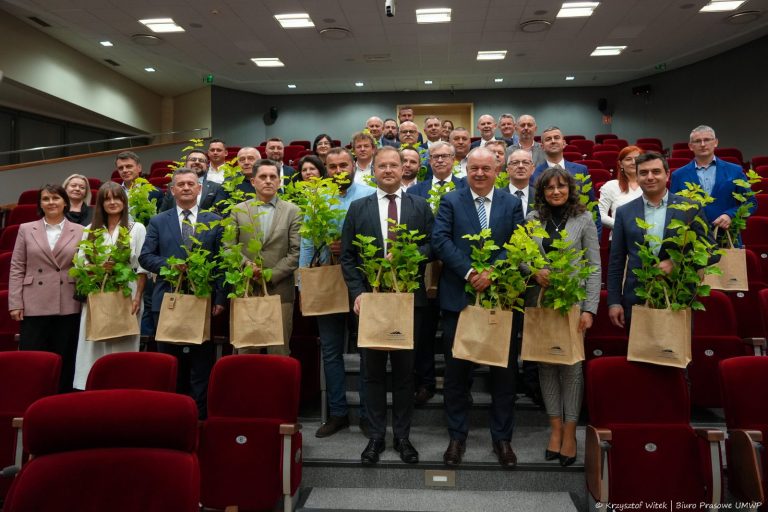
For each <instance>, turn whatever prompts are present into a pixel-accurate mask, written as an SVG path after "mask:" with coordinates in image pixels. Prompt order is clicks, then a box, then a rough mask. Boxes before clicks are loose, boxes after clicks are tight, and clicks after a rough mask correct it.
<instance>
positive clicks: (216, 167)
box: [207, 139, 227, 183]
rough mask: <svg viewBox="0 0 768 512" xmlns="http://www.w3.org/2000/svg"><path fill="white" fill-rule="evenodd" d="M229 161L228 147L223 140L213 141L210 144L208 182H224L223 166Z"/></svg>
mask: <svg viewBox="0 0 768 512" xmlns="http://www.w3.org/2000/svg"><path fill="white" fill-rule="evenodd" d="M226 161H227V146H226V144H225V143H224V141H223V140H221V139H211V140H210V142H208V162H209V165H208V178H207V179H208V180H210V181H213V182H214V183H222V182H223V181H224V169H221V166H222V165H224V163H225V162H226Z"/></svg>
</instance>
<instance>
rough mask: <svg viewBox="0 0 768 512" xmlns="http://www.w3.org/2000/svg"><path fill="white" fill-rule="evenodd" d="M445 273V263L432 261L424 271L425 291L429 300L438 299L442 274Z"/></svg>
mask: <svg viewBox="0 0 768 512" xmlns="http://www.w3.org/2000/svg"><path fill="white" fill-rule="evenodd" d="M442 272H443V262H442V261H440V260H435V261H430V262H429V263H427V266H426V268H425V269H424V289H425V290H426V292H427V298H428V299H436V298H437V285H438V283H439V282H440V274H442Z"/></svg>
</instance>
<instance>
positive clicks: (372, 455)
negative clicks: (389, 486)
mask: <svg viewBox="0 0 768 512" xmlns="http://www.w3.org/2000/svg"><path fill="white" fill-rule="evenodd" d="M385 447H386V444H385V443H384V440H383V439H371V440H369V441H368V446H366V447H365V450H363V453H362V454H360V461H361V462H362V463H363V464H366V465H371V464H376V463H377V462H379V454H380V453H381V452H383V451H384V448H385Z"/></svg>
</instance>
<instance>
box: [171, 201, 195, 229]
mask: <svg viewBox="0 0 768 512" xmlns="http://www.w3.org/2000/svg"><path fill="white" fill-rule="evenodd" d="M189 211H190V212H192V213H191V214H190V216H189V219H187V220H189V223H190V224H192V225H193V226H194V225H195V222H197V212H198V206H197V205H195V206H193V207H192V208H190V209H189ZM176 216H177V217H178V218H179V230H181V231H182V232H183V226H184V208H182V207H181V206H178V205H176Z"/></svg>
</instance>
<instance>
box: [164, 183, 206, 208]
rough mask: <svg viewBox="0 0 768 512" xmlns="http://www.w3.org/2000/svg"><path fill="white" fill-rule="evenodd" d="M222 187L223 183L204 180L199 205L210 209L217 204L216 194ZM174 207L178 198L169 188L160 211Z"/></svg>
mask: <svg viewBox="0 0 768 512" xmlns="http://www.w3.org/2000/svg"><path fill="white" fill-rule="evenodd" d="M220 188H221V185H219V184H218V183H216V182H215V181H209V180H203V189H202V190H201V191H200V205H199V206H200V209H201V210H210V209H211V208H212V207H213V205H214V204H215V199H216V194H217V193H218V192H219V189H220ZM173 208H176V200H175V199H174V198H173V194H171V189H170V188H168V190H167V191H166V192H165V196H164V197H163V204H161V205H160V209H159V210H158V211H159V212H164V211H166V210H171V209H173Z"/></svg>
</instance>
